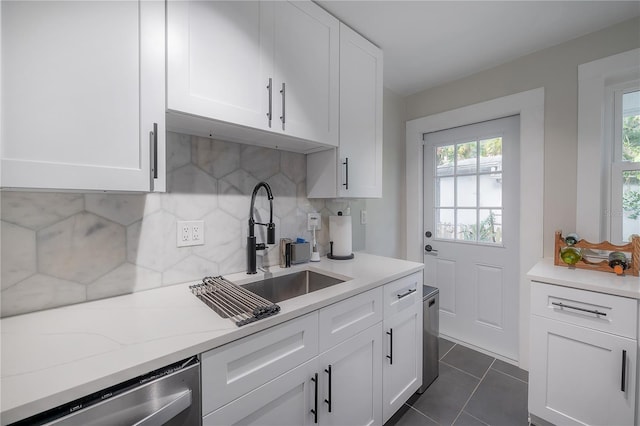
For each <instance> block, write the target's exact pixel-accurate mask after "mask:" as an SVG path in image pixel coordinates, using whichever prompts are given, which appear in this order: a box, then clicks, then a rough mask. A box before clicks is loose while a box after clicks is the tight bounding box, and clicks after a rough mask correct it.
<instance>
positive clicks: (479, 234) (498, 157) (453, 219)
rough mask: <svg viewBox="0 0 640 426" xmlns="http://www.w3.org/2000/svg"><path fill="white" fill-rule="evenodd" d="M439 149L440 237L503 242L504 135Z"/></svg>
mask: <svg viewBox="0 0 640 426" xmlns="http://www.w3.org/2000/svg"><path fill="white" fill-rule="evenodd" d="M434 149H435V156H434V158H435V163H436V164H435V176H434V181H435V206H434V207H435V216H436V217H435V219H436V238H443V239H450V240H459V241H465V242H477V243H489V244H500V245H501V244H502V212H503V208H502V137H495V138H490V139H484V140H471V141H464V142H459V143H456V144H449V145H441V146H436V147H434Z"/></svg>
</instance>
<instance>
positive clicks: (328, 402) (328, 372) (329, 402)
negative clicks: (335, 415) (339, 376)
mask: <svg viewBox="0 0 640 426" xmlns="http://www.w3.org/2000/svg"><path fill="white" fill-rule="evenodd" d="M324 372H325V373H327V374H328V375H329V395H328V399H325V400H324V402H326V403H327V404H328V405H329V412H331V364H329V366H328V368H325V369H324Z"/></svg>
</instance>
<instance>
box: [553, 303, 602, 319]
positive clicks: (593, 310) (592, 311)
mask: <svg viewBox="0 0 640 426" xmlns="http://www.w3.org/2000/svg"><path fill="white" fill-rule="evenodd" d="M551 304H552V305H555V306H559V307H561V308H567V309H575V310H576V311H581V312H588V313H590V314H594V315H599V316H603V317H606V316H607V314H606V313H604V312H600V311H598V310H595V309H584V308H579V307H577V306H571V305H565V304H564V303H558V302H551Z"/></svg>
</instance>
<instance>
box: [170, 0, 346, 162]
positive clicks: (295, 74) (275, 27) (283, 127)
mask: <svg viewBox="0 0 640 426" xmlns="http://www.w3.org/2000/svg"><path fill="white" fill-rule="evenodd" d="M167 13H168V20H167V22H168V37H167V39H168V49H167V52H168V61H167V78H168V82H167V87H168V92H167V107H168V110H169V113H170V114H169V125H170V128H171V129H175V130H179V131H183V132H187V133H192V134H198V135H203V136H214V137H215V136H217V137H220V138H225V139H228V140H232V141H236V142H244V143H249V144H258V145H266V146H272V147H278V148H283V149H287V150H292V151H298V152H314V151H317V150H318V149H326V148H327V147H331V146H336V145H337V144H338V108H339V104H338V95H339V93H338V91H339V87H338V78H339V68H338V61H339V44H338V43H339V23H338V20H337V19H336V18H334V17H333V16H331V15H329V14H328V13H327V12H326V11H324V10H323V9H321V8H320V7H318V6H317V5H315V4H314V3H311V2H308V1H302V2H272V1H263V2H259V1H210V2H199V1H169V2H168V9H167Z"/></svg>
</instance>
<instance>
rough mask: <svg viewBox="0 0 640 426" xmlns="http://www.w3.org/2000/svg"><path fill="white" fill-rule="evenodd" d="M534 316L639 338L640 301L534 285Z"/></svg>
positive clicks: (532, 295) (572, 289)
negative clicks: (639, 306) (639, 312)
mask: <svg viewBox="0 0 640 426" xmlns="http://www.w3.org/2000/svg"><path fill="white" fill-rule="evenodd" d="M531 313H532V314H533V315H540V316H542V317H547V318H551V319H555V320H559V321H564V322H567V323H570V324H576V325H580V326H583V327H588V328H592V329H594V330H600V331H604V332H607V333H612V334H617V335H619V336H623V337H628V338H631V339H636V338H637V337H636V336H637V334H636V333H637V324H636V321H635V318H637V315H638V301H637V300H636V299H629V298H626V297H620V296H612V295H610V294H603V293H596V292H593V291H586V290H579V289H575V288H569V287H562V286H556V285H550V284H544V283H539V282H535V281H534V282H532V283H531Z"/></svg>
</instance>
